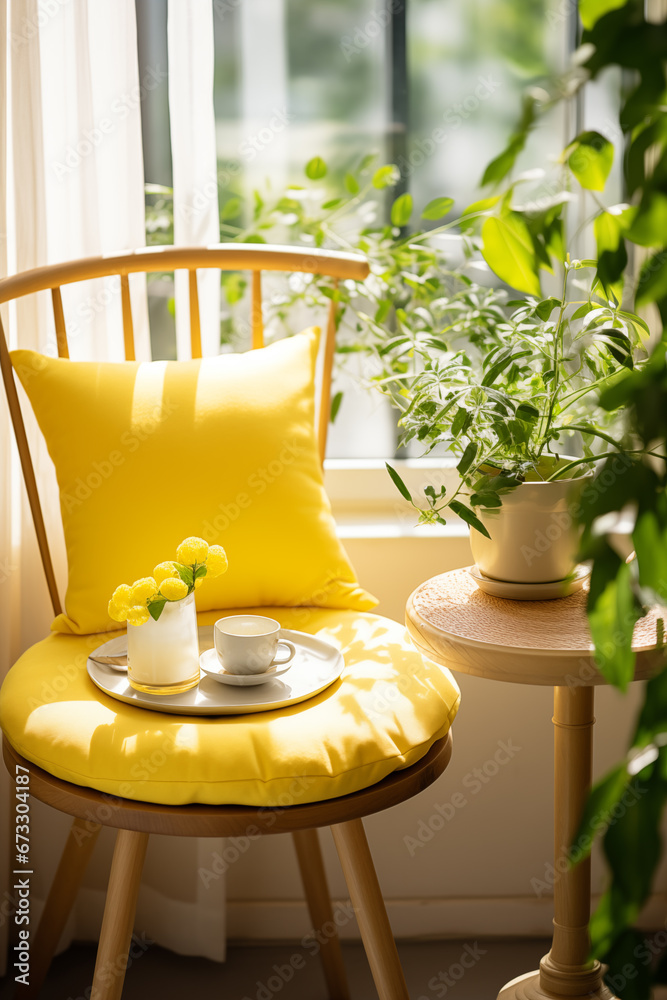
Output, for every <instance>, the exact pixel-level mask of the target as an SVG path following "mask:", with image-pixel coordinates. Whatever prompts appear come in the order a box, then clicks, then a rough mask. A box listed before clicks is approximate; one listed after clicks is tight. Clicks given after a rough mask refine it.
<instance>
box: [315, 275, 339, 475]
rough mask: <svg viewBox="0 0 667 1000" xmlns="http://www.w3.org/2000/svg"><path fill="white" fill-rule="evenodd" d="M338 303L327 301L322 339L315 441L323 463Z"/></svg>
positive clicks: (335, 284) (335, 287)
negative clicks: (327, 311) (325, 327)
mask: <svg viewBox="0 0 667 1000" xmlns="http://www.w3.org/2000/svg"><path fill="white" fill-rule="evenodd" d="M333 290H334V292H337V291H338V278H336V279H335V280H334V282H333ZM337 309H338V303H337V301H336V299H335V298H333V299H331V301H330V302H329V315H328V318H327V332H326V335H325V339H324V364H323V367H322V388H321V391H320V412H319V417H318V428H317V441H318V444H319V449H320V461H321V462H322V463H324V456H325V453H326V450H327V432H328V430H329V416H330V411H331V378H332V374H333V362H334V351H335V348H336V311H337Z"/></svg>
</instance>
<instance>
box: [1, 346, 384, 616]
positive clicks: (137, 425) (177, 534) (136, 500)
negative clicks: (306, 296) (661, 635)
mask: <svg viewBox="0 0 667 1000" xmlns="http://www.w3.org/2000/svg"><path fill="white" fill-rule="evenodd" d="M318 341H319V335H318V331H316V330H311V331H307V332H305V333H303V334H298V335H297V336H295V337H290V338H287V339H285V340H282V341H279V342H278V343H275V344H272V345H271V346H269V347H266V348H262V349H260V350H256V351H248V352H247V353H246V354H224V355H221V356H219V357H214V358H205V359H204V360H199V361H153V362H149V363H145V364H139V363H134V362H122V363H118V364H113V363H107V362H101V363H98V362H85V361H82V362H77V361H69V360H67V359H62V358H47V357H45V356H44V355H41V354H37V353H35V352H34V351H13V352H12V362H13V365H14V368H15V370H16V372H17V374H18V377H19V379H20V380H21V383H22V384H23V387H24V388H25V391H26V393H27V395H28V398H29V399H30V402H31V405H32V407H33V410H34V411H35V415H36V417H37V421H38V423H39V426H40V428H41V430H42V433H43V434H44V437H45V439H46V444H47V447H48V449H49V454H50V455H51V458H52V459H53V461H54V464H55V467H56V473H57V477H58V485H59V488H60V506H61V512H62V519H63V527H64V532H65V543H66V547H67V564H68V583H67V593H66V597H65V611H66V613H65V614H63V615H59V616H58V618H56V620H55V622H54V623H53V626H52V628H53V629H54V630H55V631H60V632H73V633H76V634H86V633H92V632H101V631H104V630H113V629H116V628H117V627H118V626H117V625H116V624H115V623H114V622H113V621H112V620H111V619H110V618H109V616H108V614H107V603H108V601H109V598H110V597H111V594H112V592H113V591H114V590H115V588H116V587H117V586H118V584H120V583H132V582H133V581H134V580H136V579H138V578H140V577H144V576H149V575H150V574H151V573H152V572H153V567H154V566H155V565H156V564H157V563H160V562H163V561H164V560H167V559H175V558H176V547H177V546H178V544H179V542H181V541H182V540H183V539H184V538H186V537H188V536H190V535H199V536H201V537H203V538H205V539H206V540H207V541H208V542H209V543H210V544H219V545H223V546H224V547H225V549H226V550H227V555H228V557H229V571H228V572H227V573H226V574H224V576H221V577H219V578H217V579H215V580H211V579H209V580H205V581H204V584H203V585H202V586H201V587H200V588H199V590H198V591H197V607H198V609H199V610H200V611H207V610H211V609H222V608H246V607H257V606H269V605H279V606H283V607H293V606H295V605H316V606H318V607H328V608H354V609H356V610H369V609H370V608H372V607H374V606H375V604H376V603H377V601H375V599H374V598H373V597H371V596H370V595H369V594H367V593H366V592H365V591H364V590H362V588H361V587H360V586H359V584H358V583H357V581H356V578H355V575H354V571H353V569H352V566H351V565H350V563H349V560H348V558H347V556H346V554H345V550H344V549H343V547H342V545H341V543H340V542H339V540H338V538H337V537H336V530H335V524H334V520H333V517H332V514H331V508H330V505H329V501H328V499H327V496H326V493H325V492H324V485H323V480H322V471H321V467H320V461H319V456H318V451H317V443H316V440H315V427H314V388H313V386H314V370H315V363H316V358H317V346H318Z"/></svg>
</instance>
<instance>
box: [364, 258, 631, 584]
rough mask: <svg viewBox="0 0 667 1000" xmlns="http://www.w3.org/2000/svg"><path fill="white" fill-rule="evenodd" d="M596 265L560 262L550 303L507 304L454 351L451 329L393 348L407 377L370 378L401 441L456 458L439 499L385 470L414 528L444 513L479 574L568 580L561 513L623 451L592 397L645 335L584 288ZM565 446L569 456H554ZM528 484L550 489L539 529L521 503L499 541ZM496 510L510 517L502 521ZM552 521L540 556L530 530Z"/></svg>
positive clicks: (569, 548)
mask: <svg viewBox="0 0 667 1000" xmlns="http://www.w3.org/2000/svg"><path fill="white" fill-rule="evenodd" d="M594 267H595V262H594V261H588V260H587V261H573V260H570V259H569V258H568V257H566V258H565V260H563V261H562V264H561V270H562V275H563V277H562V292H561V297H560V298H556V297H553V296H551V297H548V298H544V299H540V298H537V297H535V296H531V297H527V298H525V299H523V300H520V301H514V302H513V303H511V306H513V311H512V312H511V313H510V315H509V316H507V317H506V318H505V319H504V320H502V321H499V322H498V323H496V324H495V325H494V326H493V327H492V328H491V329H479V330H476V331H475V334H474V336H466V338H465V341H464V343H463V344H459V331H458V330H457V328H456V325H455V324H453V325H450V327H445V328H444V329H443V330H440V331H438V333H437V336H433V337H431V338H430V339H429V340H428V341H427V342H417V343H416V344H413V343H406V344H404V345H403V347H402V350H403V353H404V355H408V356H409V357H410V359H411V363H412V365H413V368H412V370H409V371H407V372H405V373H403V374H401V373H397V372H396V371H394V372H391V371H385V372H384V373H383V374H382V375H381V376H380V377H379V378H378V385H379V387H380V388H381V389H382V390H383V391H385V392H388V393H390V394H392V396H393V398H394V399H395V401H396V402H397V405H399V406H402V409H403V412H402V416H401V419H400V424H401V426H402V428H403V439H402V440H403V441H404V442H408V441H410V440H412V439H417V440H418V441H420V442H421V443H422V444H423V445H425V446H426V448H428V449H430V448H433V447H435V446H436V445H444V446H445V447H446V448H447V449H449V450H450V451H451V452H452V453H453V454H454V455H456V456H457V457H458V459H459V461H458V465H457V470H458V472H459V475H460V482H459V484H458V485H457V486H456V488H455V489H454V490H453V491H452V492H451V493H449V494H448V493H447V492H446V490H445V488H444V487H441V488H440V490H436V489H435V488H434V487H433V486H427V487H426V489H425V500H426V503H425V505H422V506H418V505H416V504H414V502H413V500H412V497H411V495H410V492H409V490H408V489H407V487H406V486H405V484H404V483H403V482H402V480H401V478H400V476H399V474H398V473H397V472H396V470H395V469H393V468H392V467H391V466H388V468H389V472H390V475H391V476H392V478H393V480H394V482H395V483H396V485H397V487H398V489H399V490H400V491H401V493H402V495H403V496H404V497H405V498H406V499H407V500H409V501H410V502H412V503H413V505H414V506H415V507H416V509H417V511H418V512H419V520H420V521H421V522H422V523H429V522H433V521H438V522H443V521H444V517H443V514H444V513H445V512H446V511H448V510H449V511H451V512H452V513H453V514H456V515H458V516H459V517H461V518H463V520H464V521H466V522H467V523H468V524H469V525H470V526H471V528H472V534H471V538H472V542H473V554H474V555H475V557H476V558H477V559H478V563H480V569H482V571H483V572H485V573H486V574H487V575H489V576H493V577H496V578H500V579H504V580H510V581H513V582H519V583H522V582H525V583H530V582H545V581H549V580H557V579H560V578H562V577H564V576H566V575H567V573H568V572H570V570H571V569H572V568H573V564H574V556H575V553H576V548H577V537H576V530H575V523H574V519H573V517H572V516H571V515H570V516H569V520H568V513H569V512H570V511H571V509H572V508H574V507H576V506H577V505H578V494H579V492H580V489H581V486H582V485H583V477H585V475H586V474H587V473H588V470H590V468H591V467H592V466H593V465H595V463H598V462H601V461H604V459H605V458H606V457H607V456H608V455H609V454H610V453H613V454H617V453H618V451H619V450H620V449H621V448H622V447H623V445H622V441H621V440H620V439H619V435H622V433H623V414H622V409H623V408H622V407H621V406H619V407H618V408H616V409H615V410H614V411H613V412H612V413H611V414H610V413H609V411H608V410H605V409H604V408H603V407H601V406H600V405H599V402H598V399H599V394H600V391H601V389H602V388H603V387H604V386H606V385H610V384H613V383H614V382H615V381H616V380H618V378H619V377H621V375H622V373H623V372H625V371H627V370H629V369H632V368H633V367H635V366H636V365H637V364H638V363H639V364H641V361H638V357H639V356H640V355H641V354H642V353H645V352H643V351H642V347H641V344H642V339H643V338H645V337H646V335H647V333H648V330H647V328H646V324H645V323H644V321H643V320H641V319H640V318H639V317H638V316H636V315H633V314H631V313H629V312H627V311H625V310H623V309H621V308H620V306H619V304H618V302H617V301H615V300H614V299H613V298H612V297H610V296H608V295H607V294H605V292H604V289H603V288H602V287H601V286H600V283H599V282H598V281H597V280H596V279H595V278H593V280H592V281H590V280H589V281H588V282H586V280H585V276H586V275H590V274H591V271H592V269H593V268H594ZM575 296H578V297H575ZM396 350H397V351H400V350H401V347H400V345H399V346H398V347H397V348H396ZM399 357H400V355H399ZM394 368H396V359H394ZM600 442H601V443H602V445H603V447H602V448H601V447H600ZM573 451H578V452H579V457H577V458H571V459H565V458H563V454H568V453H569V452H573ZM538 483H539V484H540V490H541V496H542V497H543V498H544V496H545V494H546V495H547V496H549V498H550V497H551V494H553V495H554V497H556V496H559V497H560V500H561V501H562V502H559V501H557V500H556V499H554V505H555V509H554V511H552V512H551V513H549V514H546V515H545V516H544V518H543V519H542V521H543V523H542V522H541V521H540V520H537V521H533V520H531V519H530V507H531V505H530V504H529V505H528V509H527V510H526V509H525V508H522V509H521V510H520V511H517V515H518V516H517V518H516V523H515V524H514V525H513V527H512V530H511V531H510V530H509V529H508V531H507V537H504V534H503V533H504V532H505V530H506V529H505V524H506V523H508V518H511V516H512V514H511V511H512V507H513V505H514V504H516V502H517V500H520V501H523V499H524V495H530V494H531V490H532V492H533V493H534V492H535V489H534V487H531V489H528V488H526V489H525V490H523V491H522V486H523V485H525V486H526V487H528V486H529V484H538ZM566 483H567V484H568V487H567V488H563V487H564V484H566ZM547 484H552V485H551V486H548V485H547ZM503 505H505V506H507V508H508V510H507V512H506V513H502V514H501V513H500V512H499V511H498V508H500V507H501V506H503ZM549 506H551V500H549ZM499 515H500V516H499ZM527 516H528V520H527ZM501 518H502V519H504V520H501ZM554 518H555V521H554ZM564 518H565V521H564V520H563V519H564ZM554 526H555V528H556V529H557V530H556V536H555V537H556V539H557V540H558V545H549V546H547V547H545V548H544V549H543V551H541V552H538V551H537V550H536V549H535V537H536V535H537V536H539V535H542V536H543V537H546V538H547V539H548V538H549V537H550V536H551V535H552V534H553V528H554ZM494 533H498V535H499V536H501V537H500V538H499V541H498V544H499V545H501V544H503V543H504V545H503V548H504V551H502V552H496V551H495V548H492V547H491V546H489V545H487V544H486V542H485V541H484V539H489V538H490V539H491V540H493V535H494ZM512 550H516V553H518V555H519V557H520V558H518V559H514V557H513V551H512ZM568 562H569V563H570V564H571V565H569V567H568V565H567V564H568ZM487 567H488V569H487ZM501 574H502V575H501Z"/></svg>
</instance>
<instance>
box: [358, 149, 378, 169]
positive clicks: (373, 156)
mask: <svg viewBox="0 0 667 1000" xmlns="http://www.w3.org/2000/svg"><path fill="white" fill-rule="evenodd" d="M377 158H378V154H377V153H367V154H366V156H364V158H363V159H362V161H361V163H360V164H359V173H360V174H365V173H366V171H367V170H369V169H370V167H372V166H373V164H374V163H375V161H376V160H377Z"/></svg>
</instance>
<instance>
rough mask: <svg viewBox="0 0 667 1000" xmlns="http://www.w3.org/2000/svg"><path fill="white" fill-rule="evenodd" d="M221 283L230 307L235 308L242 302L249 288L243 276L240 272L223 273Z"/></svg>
mask: <svg viewBox="0 0 667 1000" xmlns="http://www.w3.org/2000/svg"><path fill="white" fill-rule="evenodd" d="M221 281H222V287H223V289H224V292H225V298H226V299H227V302H228V303H229V305H230V306H233V305H234V304H235V303H236V302H240V301H241V299H242V298H243V296H244V295H245V290H246V288H247V287H248V282H247V281H246V279H245V278H244V277H243V275H242V274H241V273H240V272H238V271H223V272H222V278H221Z"/></svg>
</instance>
